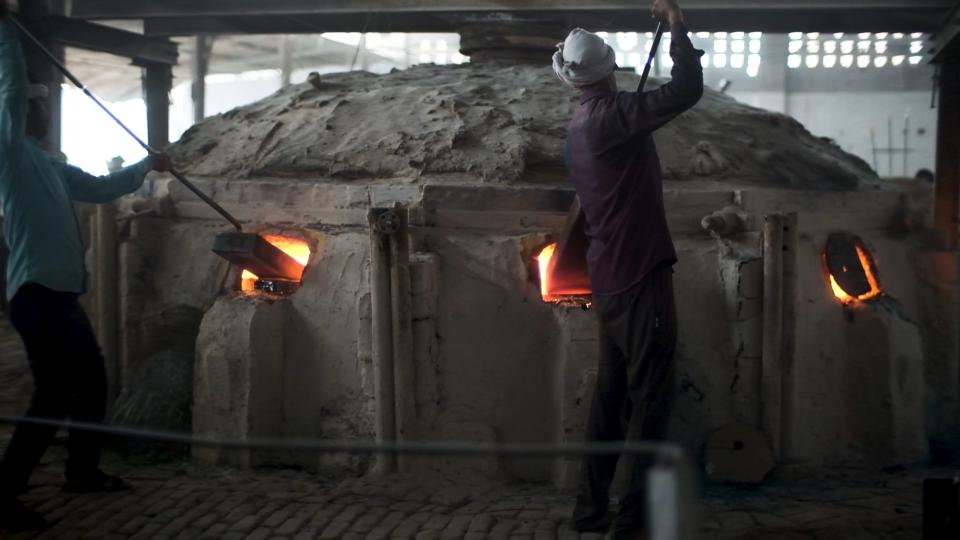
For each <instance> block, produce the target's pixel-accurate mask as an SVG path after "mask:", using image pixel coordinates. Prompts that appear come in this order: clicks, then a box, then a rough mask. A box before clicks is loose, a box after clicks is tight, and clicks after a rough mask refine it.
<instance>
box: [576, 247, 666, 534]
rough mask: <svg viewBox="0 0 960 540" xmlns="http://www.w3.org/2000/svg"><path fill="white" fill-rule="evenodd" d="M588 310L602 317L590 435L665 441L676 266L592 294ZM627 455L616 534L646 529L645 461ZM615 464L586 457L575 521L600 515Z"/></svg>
mask: <svg viewBox="0 0 960 540" xmlns="http://www.w3.org/2000/svg"><path fill="white" fill-rule="evenodd" d="M593 309H594V310H595V311H596V314H597V317H598V318H599V320H600V365H599V372H598V374H597V388H596V392H595V394H594V397H593V403H592V405H591V408H590V418H589V420H588V422H587V434H586V435H587V441H588V442H596V441H623V440H630V441H640V440H661V439H663V438H664V437H665V436H666V430H667V424H668V420H669V416H670V411H671V409H672V406H673V401H674V391H675V390H674V378H675V364H674V359H673V357H674V350H675V349H676V343H677V315H676V306H675V304H674V298H673V269H672V268H671V267H669V266H665V267H661V268H659V269H657V270H654V271H653V272H651V273H650V274H649V275H647V276H646V277H645V278H644V279H643V281H641V282H640V283H639V284H637V285H636V286H635V287H633V288H632V289H630V290H628V291H626V292H623V293H620V294H615V295H610V296H595V297H594V301H593ZM630 459H631V461H632V463H628V465H629V470H630V487H629V489H628V493H627V495H626V497H625V498H624V500H623V501H622V502H621V509H620V513H619V515H618V516H617V518H616V520H615V521H614V531H615V533H616V532H621V533H629V532H634V531H638V530H641V529H643V528H645V523H646V515H645V509H646V497H645V487H646V473H647V470H648V467H649V463H648V462H647V460H645V459H642V458H636V457H631V458H630ZM617 462H618V456H615V455H614V456H587V457H586V458H584V461H583V464H582V466H581V481H580V488H579V493H578V496H577V506H576V509H575V510H574V516H573V517H574V522H575V523H576V524H577V525H583V524H586V523H590V522H597V521H600V520H602V518H603V517H604V516H605V514H606V512H607V506H608V504H609V500H610V499H609V494H608V493H609V489H610V484H611V483H612V482H613V476H614V472H615V471H616V468H617ZM614 537H615V538H617V537H618V536H617V535H616V534H615V536H614ZM625 537H628V536H625Z"/></svg>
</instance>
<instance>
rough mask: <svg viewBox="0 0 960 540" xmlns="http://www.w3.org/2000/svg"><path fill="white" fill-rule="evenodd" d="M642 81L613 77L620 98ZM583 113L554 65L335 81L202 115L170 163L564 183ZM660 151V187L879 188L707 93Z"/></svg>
mask: <svg viewBox="0 0 960 540" xmlns="http://www.w3.org/2000/svg"><path fill="white" fill-rule="evenodd" d="M638 79H639V77H637V76H635V75H633V74H622V75H620V85H621V88H624V89H634V88H636V86H637V84H638V82H639V81H638ZM656 84H659V83H658V82H653V85H656ZM577 103H578V96H577V95H576V93H575V92H573V91H571V90H569V89H567V88H566V87H564V86H563V85H562V84H560V83H559V82H558V81H557V80H556V79H555V77H554V75H553V72H552V71H551V69H550V68H549V67H548V66H544V67H537V66H524V65H506V64H491V63H483V64H465V65H460V66H435V65H423V66H417V67H413V68H411V69H408V70H405V71H397V72H394V73H390V74H388V75H373V74H369V73H362V72H354V73H343V74H336V75H329V76H325V77H324V78H323V80H322V82H321V84H320V87H319V89H317V88H315V87H314V86H312V85H310V84H308V83H304V84H300V85H293V86H290V87H288V88H286V89H284V90H281V91H279V92H277V93H276V94H274V95H272V96H270V97H267V98H265V99H263V100H260V101H258V102H256V103H252V104H250V105H247V106H244V107H239V108H237V109H234V110H232V111H230V112H227V113H225V114H222V115H218V116H214V117H211V118H208V119H207V120H204V121H203V122H201V123H200V124H198V125H196V126H194V127H193V128H191V129H190V130H189V131H187V132H186V133H185V134H184V136H183V138H182V139H181V140H180V142H179V143H178V144H177V145H175V146H174V148H173V150H172V153H173V155H174V157H175V158H176V160H177V162H178V163H179V164H181V166H182V167H183V168H184V169H185V170H186V171H187V172H189V173H191V174H194V175H198V176H218V177H285V178H290V177H294V178H296V177H301V178H304V179H309V180H317V179H331V180H342V181H364V180H383V179H398V180H400V179H404V180H408V181H410V180H414V181H416V180H422V179H428V178H437V179H443V180H444V181H459V182H463V183H482V182H539V183H544V182H546V183H556V184H558V185H565V184H566V174H565V170H564V162H563V154H564V134H565V129H566V124H567V122H568V120H569V118H570V113H571V110H572V108H573V107H575V106H576V104H577ZM656 140H657V146H658V149H659V152H660V156H661V159H662V161H663V168H664V171H665V175H666V178H667V180H694V179H704V180H717V181H730V182H735V183H753V184H756V183H759V184H765V185H770V186H778V187H790V188H815V189H855V188H857V186H858V185H859V182H860V181H861V180H867V181H869V180H874V179H876V175H875V174H874V173H873V171H872V170H871V169H870V167H869V166H867V164H866V163H865V162H863V160H861V159H859V158H857V157H855V156H852V155H850V154H848V153H846V152H844V151H843V150H841V149H840V148H839V147H838V146H837V145H836V144H834V143H833V142H831V141H829V140H826V139H821V138H817V137H814V136H812V135H811V134H810V133H809V132H808V131H807V130H806V129H805V128H804V127H803V126H802V125H800V123H798V122H797V121H796V120H794V119H792V118H790V117H788V116H784V115H781V114H775V113H770V112H768V111H764V110H761V109H757V108H753V107H749V106H746V105H743V104H741V103H738V102H736V101H735V100H733V99H731V98H729V97H727V96H724V95H722V94H720V93H717V92H715V91H712V90H710V89H707V90H706V92H705V94H704V97H703V100H701V102H700V103H699V104H698V105H697V106H696V107H695V108H694V109H692V110H690V111H688V112H687V113H685V114H683V115H682V116H680V117H679V118H678V119H676V120H675V121H674V122H671V123H670V124H668V125H667V126H666V127H664V128H662V129H661V130H659V131H658V132H657V134H656Z"/></svg>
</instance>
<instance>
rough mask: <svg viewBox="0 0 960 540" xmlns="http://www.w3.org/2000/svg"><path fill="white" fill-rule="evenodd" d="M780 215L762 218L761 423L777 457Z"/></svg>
mask: <svg viewBox="0 0 960 540" xmlns="http://www.w3.org/2000/svg"><path fill="white" fill-rule="evenodd" d="M782 356H783V217H782V216H779V215H776V214H774V215H769V216H766V217H764V220H763V362H762V368H761V369H762V371H761V376H760V399H761V403H762V404H763V408H762V410H761V415H760V416H761V426H762V427H763V431H764V432H765V433H766V434H767V437H769V438H770V445H771V447H772V448H773V453H774V456H776V457H777V459H779V458H780V455H781V448H780V446H781V445H780V442H781V441H780V439H781V429H782V428H781V421H782V419H781V411H782V404H783V395H782V394H783V387H782V384H783V358H782Z"/></svg>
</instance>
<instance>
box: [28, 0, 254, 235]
mask: <svg viewBox="0 0 960 540" xmlns="http://www.w3.org/2000/svg"><path fill="white" fill-rule="evenodd" d="M10 20H11V21H12V22H13V24H14V25H15V26H16V27H17V28H19V29H20V31H21V32H23V35H25V36H27V39H29V40H30V41H31V42H33V44H34V45H36V46H37V48H38V49H39V50H40V52H42V53H43V54H44V56H46V57H47V59H49V60H50V62H52V63H53V65H54V66H56V67H57V69H59V70H60V72H61V73H63V76H64V77H66V78H67V79H69V80H70V82H71V83H73V85H74V86H76V87H77V88H79V89H80V91H81V92H83V93H84V94H86V96H87V97H88V98H90V99H91V100H92V101H93V102H94V103H96V104H97V106H98V107H100V109H101V110H103V112H105V113H107V116H109V117H110V118H111V119H113V121H114V122H116V123H117V125H118V126H120V127H121V128H122V129H123V130H124V131H126V132H127V134H128V135H130V137H132V138H133V140H135V141H137V144H139V145H140V146H141V147H143V149H144V150H146V151H147V152H148V153H150V154H151V155H152V154H158V153H159V152H158V151H157V150H154V149H153V148H151V147H150V145H149V144H147V143H146V142H144V140H143V139H141V138H140V137H138V136H137V134H136V133H134V132H133V131H132V130H131V129H130V128H129V127H127V125H126V124H124V123H123V121H122V120H120V119H119V118H117V116H116V115H114V114H113V112H111V111H110V109H108V108H107V106H106V105H104V104H103V102H102V101H100V100H99V99H97V96H95V95H93V93H92V92H90V90H89V89H87V87H86V86H84V84H83V83H82V82H80V79H78V78H77V77H76V76H74V74H73V73H71V72H70V70H69V69H67V66H65V65H63V63H62V62H60V61H59V60H57V58H56V57H55V56H54V55H53V53H51V52H50V51H49V50H47V48H46V47H44V46H43V43H41V42H40V40H38V39H37V38H36V37H35V36H34V35H33V34H32V33H31V32H30V31H29V30H27V29H26V27H24V26H23V24H21V23H20V21H18V20H17V19H16V18H14V17H10ZM170 174H172V175H173V177H174V178H176V179H177V180H179V181H180V183H182V184H183V185H184V186H186V187H187V189H189V190H190V191H192V192H193V193H194V195H196V196H197V197H200V200H202V201H203V202H205V203H207V204H208V205H210V207H211V208H213V209H214V210H216V211H217V213H218V214H220V215H221V216H223V217H224V218H225V219H226V220H227V221H229V222H230V224H231V225H233V226H234V227H236V228H237V230H238V231H241V230H243V226H242V225H240V222H239V221H237V219H236V218H235V217H233V216H232V215H231V214H230V212H227V211H226V210H225V209H224V208H223V207H222V206H220V205H219V204H217V202H216V201H214V200H213V199H211V198H210V197H209V196H208V195H207V194H206V193H204V192H203V191H201V190H200V188H198V187H197V186H195V185H194V184H193V183H192V182H190V181H189V180H187V179H186V178H185V177H184V176H183V175H182V174H180V172H178V171H177V170H175V169H172V168H171V169H170Z"/></svg>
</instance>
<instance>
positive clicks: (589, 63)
mask: <svg viewBox="0 0 960 540" xmlns="http://www.w3.org/2000/svg"><path fill="white" fill-rule="evenodd" d="M616 60H617V55H616V53H614V52H613V48H612V47H610V46H609V45H607V44H606V42H605V41H603V38H602V37H600V36H598V35H596V34H594V33H591V32H587V31H586V30H584V29H582V28H576V29H574V30H573V31H572V32H570V35H568V36H567V39H566V40H565V41H564V42H563V43H558V44H557V52H555V53H554V54H553V71H554V72H556V74H557V77H559V78H560V80H561V81H563V82H564V83H565V84H566V85H568V86H570V87H572V88H580V87H583V86H589V85H591V84H594V83H598V82H600V81H602V80H603V79H606V78H607V77H608V76H609V75H610V74H611V73H613V71H614V70H615V69H616V68H617V62H616Z"/></svg>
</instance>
